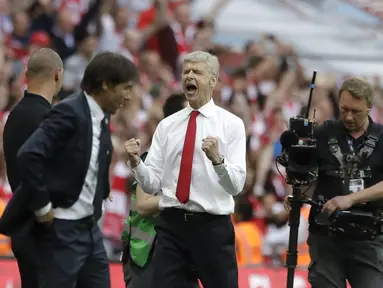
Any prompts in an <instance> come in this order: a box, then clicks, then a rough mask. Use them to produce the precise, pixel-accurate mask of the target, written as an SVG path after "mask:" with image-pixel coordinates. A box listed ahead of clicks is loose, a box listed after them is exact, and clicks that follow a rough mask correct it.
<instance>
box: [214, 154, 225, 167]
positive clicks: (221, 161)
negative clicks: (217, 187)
mask: <svg viewBox="0 0 383 288" xmlns="http://www.w3.org/2000/svg"><path fill="white" fill-rule="evenodd" d="M212 163H213V166H218V165H221V164H223V163H225V157H223V155H221V156H220V159H219V161H218V162H217V163H214V162H212Z"/></svg>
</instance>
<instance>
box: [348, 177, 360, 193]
mask: <svg viewBox="0 0 383 288" xmlns="http://www.w3.org/2000/svg"><path fill="white" fill-rule="evenodd" d="M363 189H364V180H363V179H351V180H350V184H349V191H350V192H352V193H355V192H359V191H361V190H363Z"/></svg>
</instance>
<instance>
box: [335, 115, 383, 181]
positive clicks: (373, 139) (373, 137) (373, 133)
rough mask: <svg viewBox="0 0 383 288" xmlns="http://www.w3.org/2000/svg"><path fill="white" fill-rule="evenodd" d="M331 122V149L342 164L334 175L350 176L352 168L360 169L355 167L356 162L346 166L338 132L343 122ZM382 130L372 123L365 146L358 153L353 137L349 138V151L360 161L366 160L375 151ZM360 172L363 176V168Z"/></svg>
mask: <svg viewBox="0 0 383 288" xmlns="http://www.w3.org/2000/svg"><path fill="white" fill-rule="evenodd" d="M331 124H332V125H330V127H329V128H330V129H329V130H330V133H331V134H330V138H329V141H328V145H329V151H330V152H331V154H332V155H333V156H334V157H335V158H336V159H337V160H338V162H339V165H340V166H339V169H338V170H337V171H335V172H334V173H335V174H336V175H334V176H338V177H341V178H348V176H349V175H350V172H352V170H355V169H358V167H355V165H356V166H357V163H354V164H353V165H352V166H351V167H346V165H345V161H344V153H342V150H341V148H340V146H339V141H338V138H337V134H338V132H339V129H338V128H340V125H341V124H340V122H339V121H337V122H332V123H331ZM382 132H383V130H382V128H381V126H380V125H377V124H375V123H372V124H371V128H370V131H369V134H368V135H367V136H366V138H367V140H366V141H364V143H363V147H362V148H361V149H360V151H359V152H358V153H356V151H355V149H354V147H353V143H352V141H351V139H350V138H348V139H347V143H348V146H349V152H351V153H354V154H355V156H356V157H358V158H359V160H360V161H364V160H366V159H368V158H369V157H370V156H371V155H372V153H373V152H374V149H375V147H376V143H377V142H378V141H379V138H380V135H381V134H382ZM360 173H361V177H362V178H363V171H362V170H361V171H360Z"/></svg>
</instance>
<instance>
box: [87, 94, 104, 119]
mask: <svg viewBox="0 0 383 288" xmlns="http://www.w3.org/2000/svg"><path fill="white" fill-rule="evenodd" d="M84 94H85V98H86V100H87V101H88V105H89V110H90V114H91V115H92V116H94V117H95V118H96V119H97V120H98V121H100V122H101V121H102V120H103V119H104V118H105V113H104V111H102V109H101V107H100V105H98V103H97V102H96V100H94V98H93V97H92V96H89V95H88V94H87V93H86V92H84Z"/></svg>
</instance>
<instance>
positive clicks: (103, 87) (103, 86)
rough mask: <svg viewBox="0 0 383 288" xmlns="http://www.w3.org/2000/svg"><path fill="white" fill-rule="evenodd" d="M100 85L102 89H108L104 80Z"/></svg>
mask: <svg viewBox="0 0 383 288" xmlns="http://www.w3.org/2000/svg"><path fill="white" fill-rule="evenodd" d="M101 87H102V89H104V91H108V90H109V87H108V84H106V82H105V81H103V82H102V83H101Z"/></svg>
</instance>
